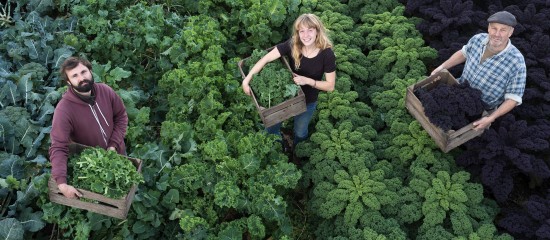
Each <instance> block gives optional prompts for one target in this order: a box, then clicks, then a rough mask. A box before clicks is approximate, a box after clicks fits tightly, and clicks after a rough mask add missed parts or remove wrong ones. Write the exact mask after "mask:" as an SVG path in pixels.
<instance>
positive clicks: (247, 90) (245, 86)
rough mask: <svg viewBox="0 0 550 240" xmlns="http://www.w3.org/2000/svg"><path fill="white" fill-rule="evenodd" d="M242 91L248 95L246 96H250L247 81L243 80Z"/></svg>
mask: <svg viewBox="0 0 550 240" xmlns="http://www.w3.org/2000/svg"><path fill="white" fill-rule="evenodd" d="M242 87H243V92H244V94H246V95H248V96H251V93H250V92H251V90H250V86H249V85H248V82H247V81H243V85H242Z"/></svg>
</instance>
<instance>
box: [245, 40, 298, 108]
mask: <svg viewBox="0 0 550 240" xmlns="http://www.w3.org/2000/svg"><path fill="white" fill-rule="evenodd" d="M266 53H267V51H265V50H254V52H253V53H252V56H251V57H250V58H249V59H247V60H246V61H245V65H244V67H243V68H244V69H243V71H245V70H246V72H245V74H246V73H247V72H248V70H250V68H251V67H252V66H254V65H253V64H255V63H256V62H258V60H260V58H261V57H262V56H264V55H265V54H266ZM250 85H251V88H252V90H253V91H254V94H255V96H256V100H257V101H258V104H259V105H260V106H262V107H265V108H270V107H272V106H275V105H277V104H279V103H282V102H284V101H285V100H288V99H290V98H292V97H295V96H296V95H297V94H298V91H299V88H300V86H298V85H296V84H294V82H293V81H292V72H291V71H290V70H289V69H288V68H287V67H286V66H285V65H284V64H283V63H282V62H280V61H274V62H270V63H268V64H266V65H265V66H264V67H263V68H262V70H261V71H260V72H259V73H258V74H256V75H254V77H253V81H252V82H251V84H250Z"/></svg>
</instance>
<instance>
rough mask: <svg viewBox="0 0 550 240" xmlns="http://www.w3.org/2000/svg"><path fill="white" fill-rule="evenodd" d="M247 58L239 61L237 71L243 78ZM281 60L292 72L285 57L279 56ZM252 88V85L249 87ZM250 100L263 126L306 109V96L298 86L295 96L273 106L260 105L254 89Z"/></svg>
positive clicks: (270, 124)
mask: <svg viewBox="0 0 550 240" xmlns="http://www.w3.org/2000/svg"><path fill="white" fill-rule="evenodd" d="M271 49H273V47H271V48H269V49H268V51H269V50H271ZM247 59H248V58H245V59H242V60H241V61H239V63H238V66H239V71H240V72H241V75H242V78H243V79H244V78H245V77H246V74H245V73H244V70H243V65H244V62H245V61H246V60H247ZM281 61H282V62H283V63H284V64H285V66H286V67H287V69H288V71H290V73H291V74H292V70H291V69H290V66H289V65H288V61H287V60H286V58H284V57H281ZM250 89H252V87H250ZM251 93H252V94H251V95H252V100H253V102H254V105H256V109H257V110H258V113H259V114H260V118H261V119H262V122H263V124H264V126H265V127H266V128H267V127H271V126H273V125H275V124H277V123H280V122H282V121H284V120H287V119H289V118H291V117H294V116H296V115H298V114H301V113H303V112H305V111H306V96H305V94H304V92H303V91H302V88H301V87H300V88H299V90H298V95H297V96H296V97H293V98H290V99H287V100H286V101H284V102H282V103H279V104H277V105H275V106H273V107H270V108H266V107H265V106H260V105H259V103H258V101H257V99H256V95H255V94H254V91H251Z"/></svg>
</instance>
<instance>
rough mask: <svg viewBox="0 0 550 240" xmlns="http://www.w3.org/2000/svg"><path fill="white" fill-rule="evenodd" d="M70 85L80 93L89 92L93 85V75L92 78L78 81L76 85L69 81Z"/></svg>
mask: <svg viewBox="0 0 550 240" xmlns="http://www.w3.org/2000/svg"><path fill="white" fill-rule="evenodd" d="M69 84H70V85H71V87H72V88H73V89H74V90H76V91H77V92H80V93H85V92H89V91H91V90H92V87H93V86H94V77H92V80H89V79H84V80H82V81H80V82H79V83H78V86H75V85H73V84H72V83H70V82H69Z"/></svg>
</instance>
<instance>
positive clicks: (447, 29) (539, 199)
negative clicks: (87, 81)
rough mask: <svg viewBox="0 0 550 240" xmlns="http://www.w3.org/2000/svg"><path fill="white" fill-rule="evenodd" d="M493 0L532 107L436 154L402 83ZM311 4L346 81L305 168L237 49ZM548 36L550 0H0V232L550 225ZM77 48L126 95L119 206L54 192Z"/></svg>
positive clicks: (452, 45)
mask: <svg viewBox="0 0 550 240" xmlns="http://www.w3.org/2000/svg"><path fill="white" fill-rule="evenodd" d="M501 10H507V11H509V12H511V13H513V14H514V15H515V16H516V17H517V19H518V23H519V24H518V25H517V26H516V28H515V30H514V34H513V35H512V37H511V41H512V43H513V44H514V45H515V46H516V47H518V49H519V50H520V51H521V52H522V53H523V55H524V56H525V60H526V64H527V87H526V90H525V95H524V96H523V104H522V105H520V106H519V107H516V108H515V109H514V110H513V111H512V112H511V113H509V114H507V115H505V116H503V117H501V118H499V119H498V120H497V121H495V122H494V123H493V124H492V126H491V127H490V129H488V130H486V131H485V132H484V133H483V135H481V136H479V137H477V138H475V139H473V140H471V141H469V142H467V143H466V144H464V145H462V146H460V147H458V148H456V149H454V150H452V151H451V152H449V153H443V152H442V151H441V150H440V149H439V148H438V147H437V146H436V145H435V143H434V141H433V140H432V139H431V138H430V136H429V135H428V134H427V133H426V131H424V130H423V129H422V127H421V125H420V124H419V123H418V122H417V121H416V120H414V118H413V117H412V116H411V115H410V114H409V113H408V112H407V110H406V108H405V102H404V99H405V92H406V87H407V86H410V85H412V84H414V83H416V82H418V81H420V80H422V79H424V78H426V76H427V75H428V74H429V73H430V72H431V71H432V70H433V69H434V68H435V67H437V66H438V65H439V64H440V63H442V62H443V61H444V60H446V59H447V58H448V57H449V56H450V55H451V54H452V53H454V52H455V51H457V50H458V49H460V48H461V47H462V45H464V44H465V43H466V42H467V41H468V39H469V38H470V37H471V36H473V35H474V34H476V33H480V32H486V31H487V21H486V19H487V18H488V16H490V15H491V14H492V13H494V12H497V11H501ZM302 13H315V14H316V15H318V16H319V17H320V18H321V19H322V20H323V22H324V24H325V26H326V27H327V29H328V30H329V36H330V38H331V40H332V41H333V43H334V46H333V50H334V52H335V54H336V61H337V62H336V63H337V71H336V73H337V78H336V90H335V91H333V92H330V93H321V94H320V95H319V101H318V106H317V111H316V113H315V115H314V117H313V120H312V123H311V124H310V133H311V136H310V138H309V139H308V140H307V141H305V142H302V143H300V144H299V145H298V146H297V149H296V155H297V157H298V158H299V159H298V161H295V162H299V164H295V163H293V162H292V159H291V158H292V157H289V156H287V155H286V154H285V153H284V152H283V151H282V150H281V147H280V144H278V143H277V142H276V137H275V136H270V135H266V134H265V131H264V130H263V126H262V125H261V120H260V117H259V115H258V112H257V110H256V108H255V106H254V105H253V103H252V101H251V98H250V97H249V96H247V95H245V94H244V93H243V91H242V88H241V86H240V84H241V80H242V77H241V75H240V72H239V69H238V67H237V63H238V62H239V61H240V60H241V59H243V58H246V57H248V56H250V55H251V54H252V52H253V51H254V50H256V49H267V48H269V47H271V46H273V45H275V44H277V43H280V42H283V41H285V40H286V39H288V38H289V37H290V27H291V26H292V23H293V21H294V19H296V17H297V16H299V15H300V14H302ZM549 33H550V1H548V0H525V1H509V0H488V1H479V0H475V1H474V0H452V1H451V0H440V1H436V0H413V1H404V0H271V1H263V0H166V1H156V0H143V1H136V0H18V1H16V0H7V1H2V3H1V4H0V186H1V188H0V239H4V240H22V239H128V240H130V239H220V240H221V239H235V240H237V239H247V240H248V239H331V240H345V239H349V240H356V239H380V240H383V239H388V240H390V239H391V240H395V239H403V240H404V239H418V240H422V239H425V240H434V239H456V240H477V239H479V240H486V239H502V240H504V239H550V181H549V180H550V168H549V166H550V146H549V141H550V121H549V119H550V35H549ZM72 55H78V56H84V57H86V58H88V59H89V60H90V61H92V63H93V72H94V78H95V80H96V81H98V82H103V83H106V84H108V85H109V86H111V87H113V89H115V90H116V91H117V93H118V94H119V95H120V96H121V97H122V99H123V100H124V104H125V106H126V109H127V111H128V117H129V126H128V131H127V135H126V144H127V146H128V155H129V156H130V157H133V158H139V159H141V160H142V161H143V163H142V174H143V180H144V182H143V183H141V184H140V185H139V187H138V190H137V192H136V195H135V198H134V201H133V203H132V206H131V209H130V211H129V213H128V217H127V219H125V220H120V219H116V218H111V217H107V216H103V215H100V214H96V213H91V212H88V211H84V210H79V209H76V208H70V207H66V206H62V205H59V204H56V203H52V202H50V201H49V199H48V187H47V182H48V179H49V177H50V170H51V166H50V163H49V159H48V148H49V145H50V142H49V132H50V130H51V119H52V115H53V112H54V108H55V106H56V104H57V102H58V101H59V100H60V99H61V96H62V94H63V92H64V91H65V89H66V87H64V86H65V83H64V82H63V81H62V80H61V78H60V75H59V73H58V70H59V66H60V64H61V63H62V62H63V60H64V59H65V58H67V57H68V56H72ZM450 71H451V73H452V74H453V75H454V76H455V77H458V76H460V73H461V71H462V66H457V67H455V68H453V69H451V70H450ZM291 126H292V125H291V121H288V122H287V123H285V125H283V127H285V128H290V127H291Z"/></svg>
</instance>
